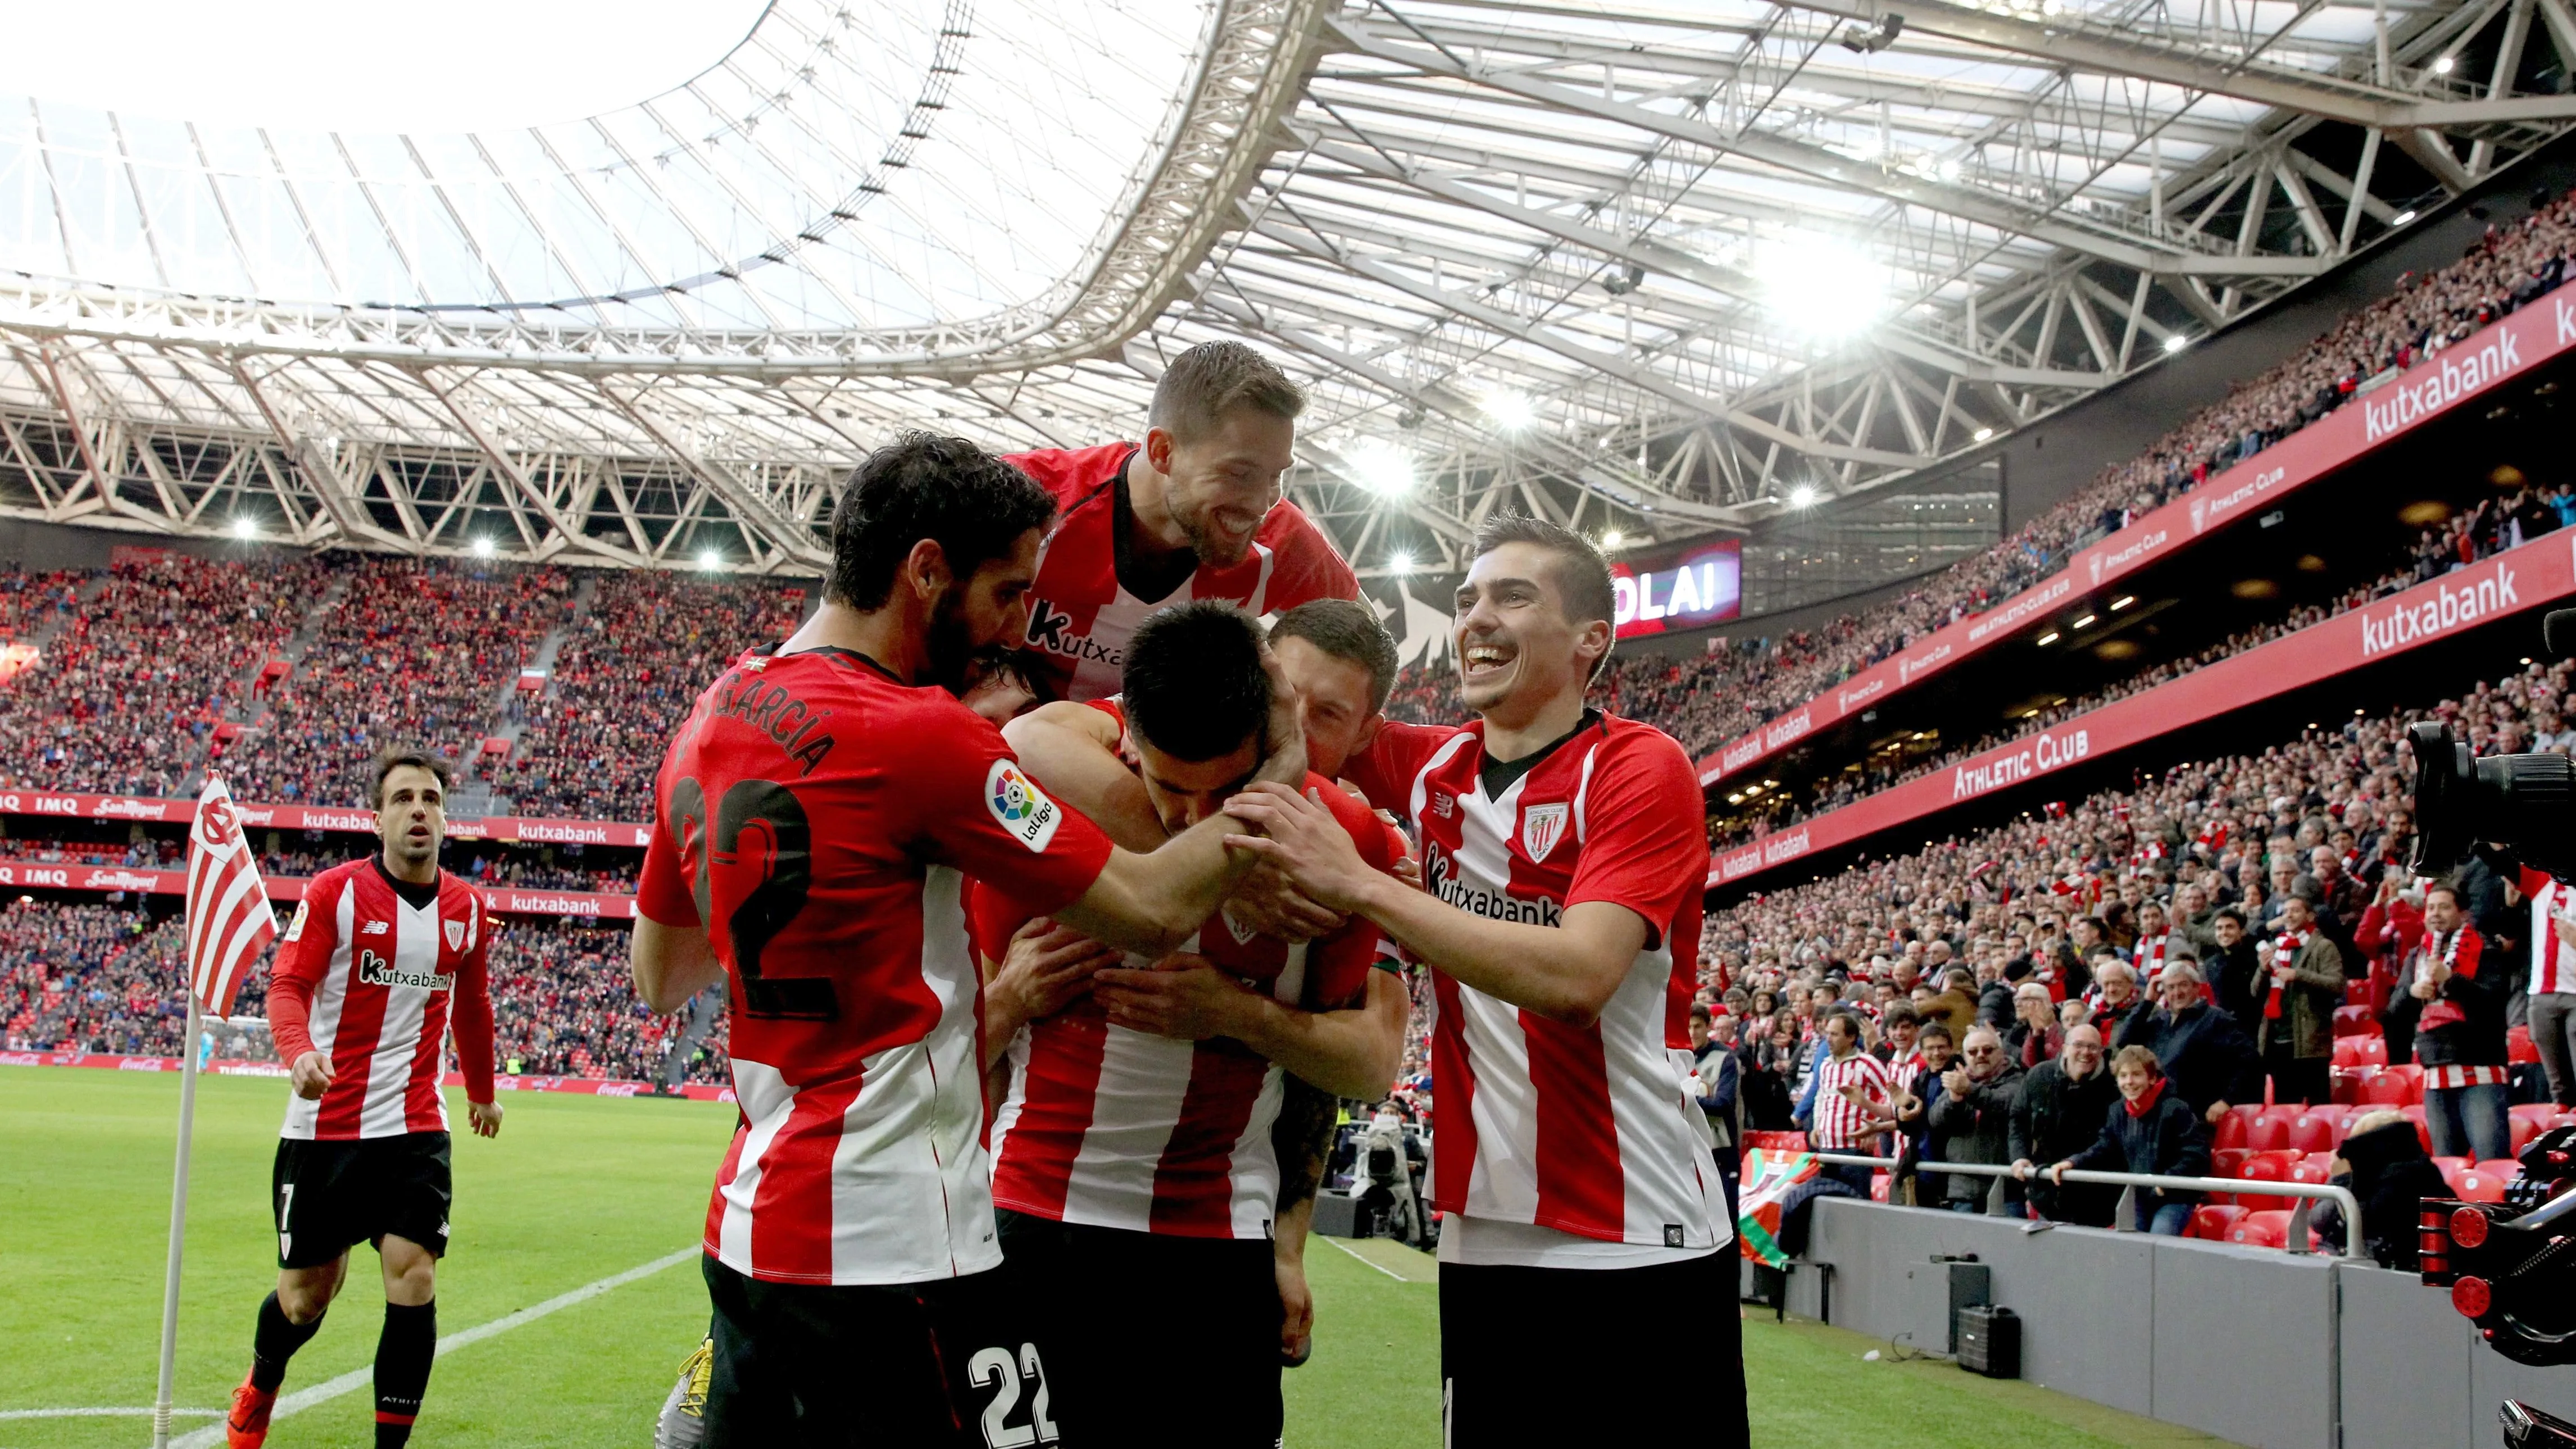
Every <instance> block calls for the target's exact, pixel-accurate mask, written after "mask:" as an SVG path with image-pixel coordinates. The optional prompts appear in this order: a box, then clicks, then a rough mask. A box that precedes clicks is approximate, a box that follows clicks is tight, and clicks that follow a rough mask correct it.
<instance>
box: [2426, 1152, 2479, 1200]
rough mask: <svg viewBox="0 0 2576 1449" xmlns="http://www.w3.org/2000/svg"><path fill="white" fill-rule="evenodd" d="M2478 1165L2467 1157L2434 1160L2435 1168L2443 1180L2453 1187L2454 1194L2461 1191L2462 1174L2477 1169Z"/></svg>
mask: <svg viewBox="0 0 2576 1449" xmlns="http://www.w3.org/2000/svg"><path fill="white" fill-rule="evenodd" d="M2476 1165H2477V1163H2476V1162H2475V1161H2474V1160H2472V1159H2470V1158H2466V1157H2436V1158H2434V1159H2433V1166H2434V1168H2435V1169H2437V1170H2438V1171H2439V1172H2440V1173H2441V1174H2442V1180H2443V1181H2444V1182H2447V1183H2449V1184H2450V1185H2451V1191H2452V1192H2453V1193H2457V1192H2458V1191H2459V1190H2460V1174H2462V1173H2464V1172H2467V1171H2468V1170H2469V1169H2470V1168H2472V1167H2475V1166H2476Z"/></svg>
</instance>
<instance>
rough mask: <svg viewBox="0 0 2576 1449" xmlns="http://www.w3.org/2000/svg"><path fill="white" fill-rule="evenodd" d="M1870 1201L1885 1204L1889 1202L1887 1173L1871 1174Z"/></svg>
mask: <svg viewBox="0 0 2576 1449" xmlns="http://www.w3.org/2000/svg"><path fill="white" fill-rule="evenodd" d="M1869 1200H1870V1201H1871V1202H1885V1201H1887V1174H1886V1173H1884V1172H1873V1173H1871V1174H1870V1175H1869Z"/></svg>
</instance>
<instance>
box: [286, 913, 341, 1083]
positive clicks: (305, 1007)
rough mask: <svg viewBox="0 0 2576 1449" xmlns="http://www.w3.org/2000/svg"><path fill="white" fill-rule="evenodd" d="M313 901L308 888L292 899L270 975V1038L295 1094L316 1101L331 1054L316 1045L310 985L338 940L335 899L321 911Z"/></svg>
mask: <svg viewBox="0 0 2576 1449" xmlns="http://www.w3.org/2000/svg"><path fill="white" fill-rule="evenodd" d="M343 888H344V889H345V887H343ZM314 904H315V897H314V893H312V892H310V891H308V892H306V894H305V897H304V899H303V900H302V901H301V902H299V903H298V904H297V905H296V907H295V919H294V920H293V921H290V922H289V923H287V927H286V936H285V939H284V940H283V941H282V942H280V943H279V945H278V948H277V964H276V966H274V967H273V968H271V969H270V971H269V976H268V1036H269V1040H270V1041H271V1042H273V1043H274V1044H275V1045H276V1047H277V1059H278V1060H279V1061H281V1062H284V1063H286V1068H287V1076H288V1078H289V1079H290V1081H291V1082H292V1083H293V1086H294V1089H295V1095H297V1096H299V1097H302V1098H303V1099H304V1100H306V1101H308V1102H316V1101H320V1100H321V1098H322V1094H323V1093H324V1092H326V1091H328V1090H330V1087H331V1077H332V1071H331V1058H330V1056H329V1055H328V1054H326V1053H324V1052H322V1051H319V1050H317V1049H315V1047H314V1045H313V1030H312V1025H311V1022H312V1012H313V991H314V988H315V987H317V986H319V985H320V984H321V982H322V973H323V972H324V971H325V970H327V969H328V968H329V967H330V964H331V953H332V951H333V950H335V949H336V948H337V947H338V946H339V944H340V943H339V939H338V931H339V927H338V925H337V922H338V920H339V909H338V902H337V901H336V900H329V901H324V902H323V905H324V907H325V908H324V909H323V910H320V911H316V910H314V909H313V907H314Z"/></svg>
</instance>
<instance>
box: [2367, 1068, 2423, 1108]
mask: <svg viewBox="0 0 2576 1449" xmlns="http://www.w3.org/2000/svg"><path fill="white" fill-rule="evenodd" d="M2361 1099H2362V1100H2363V1101H2365V1102H2368V1103H2369V1104H2371V1105H2372V1106H2374V1107H2402V1106H2405V1105H2406V1104H2407V1103H2409V1102H2420V1101H2422V1100H2423V1098H2422V1096H2421V1095H2419V1093H2418V1091H2417V1089H2416V1086H2415V1084H2414V1083H2413V1082H2410V1081H2408V1080H2407V1079H2406V1078H2405V1076H2404V1075H2403V1074H2401V1073H2400V1072H2399V1071H2398V1070H2397V1069H2396V1068H2394V1067H2382V1068H2380V1069H2379V1071H2378V1072H2376V1073H2375V1074H2373V1075H2372V1077H2371V1079H2370V1080H2369V1082H2367V1083H2365V1084H2364V1085H2363V1087H2362V1089H2361Z"/></svg>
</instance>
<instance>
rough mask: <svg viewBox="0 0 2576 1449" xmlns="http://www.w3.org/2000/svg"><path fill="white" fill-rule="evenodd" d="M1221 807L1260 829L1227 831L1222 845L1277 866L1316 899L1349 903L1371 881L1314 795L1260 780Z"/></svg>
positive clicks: (1333, 905) (1341, 905) (1339, 905)
mask: <svg viewBox="0 0 2576 1449" xmlns="http://www.w3.org/2000/svg"><path fill="white" fill-rule="evenodd" d="M1225 813H1226V814H1228V815H1231V816H1233V817H1234V818H1235V819H1237V820H1241V821H1244V822H1245V823H1247V824H1250V825H1254V826H1258V827H1259V828H1260V829H1261V830H1263V831H1264V832H1266V833H1265V834H1262V835H1229V836H1227V837H1226V838H1225V843H1226V844H1227V845H1229V846H1231V847H1233V848H1235V849H1238V850H1248V851H1251V852H1252V853H1253V854H1255V855H1257V856H1259V857H1261V859H1262V861H1263V862H1264V863H1266V864H1269V865H1275V866H1277V867H1278V868H1279V869H1280V870H1281V871H1283V872H1285V873H1286V875H1287V876H1288V878H1289V879H1290V880H1292V881H1294V882H1296V884H1297V888H1298V889H1300V890H1302V891H1304V892H1305V893H1306V894H1307V895H1308V896H1309V897H1310V898H1312V899H1313V900H1314V901H1316V902H1317V903H1318V904H1320V905H1323V906H1326V907H1328V908H1330V909H1332V910H1336V911H1347V910H1352V909H1355V908H1356V906H1357V905H1358V902H1359V900H1360V898H1361V896H1362V895H1364V894H1365V893H1366V892H1367V890H1368V889H1369V887H1370V886H1372V885H1374V884H1376V882H1377V872H1376V871H1373V870H1371V869H1369V865H1368V862H1367V861H1364V860H1362V859H1360V852H1359V848H1358V847H1357V846H1355V845H1353V844H1351V834H1350V832H1349V831H1347V830H1344V829H1343V828H1342V822H1341V821H1340V819H1338V818H1337V817H1335V816H1334V814H1333V812H1332V811H1330V810H1327V809H1325V808H1324V804H1323V801H1322V800H1321V799H1319V798H1314V797H1310V796H1306V795H1301V794H1299V793H1298V792H1296V791H1294V790H1291V789H1289V788H1288V787H1287V786H1285V785H1274V784H1270V783H1268V782H1266V781H1265V782H1263V783H1261V784H1257V785H1254V786H1253V787H1252V788H1251V789H1249V790H1246V791H1244V792H1243V793H1242V794H1240V795H1237V796H1235V797H1234V798H1233V799H1231V800H1228V801H1227V802H1225Z"/></svg>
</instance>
